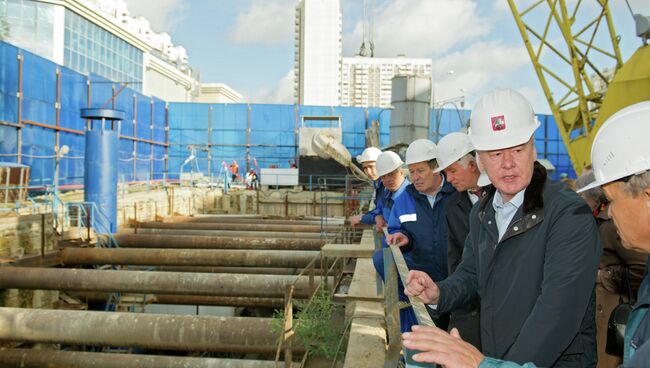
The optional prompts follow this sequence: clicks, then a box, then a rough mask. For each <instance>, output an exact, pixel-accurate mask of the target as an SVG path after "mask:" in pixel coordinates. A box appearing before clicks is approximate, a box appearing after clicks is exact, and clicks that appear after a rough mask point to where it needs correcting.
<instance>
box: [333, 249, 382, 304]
mask: <svg viewBox="0 0 650 368" xmlns="http://www.w3.org/2000/svg"><path fill="white" fill-rule="evenodd" d="M375 273H376V272H375V266H374V265H373V264H372V259H371V258H359V259H357V265H356V267H355V269H354V276H352V282H351V283H350V290H349V291H348V294H347V295H346V296H344V297H345V298H346V299H353V300H366V301H383V299H384V296H383V295H377V288H376V286H375ZM337 296H339V295H337Z"/></svg>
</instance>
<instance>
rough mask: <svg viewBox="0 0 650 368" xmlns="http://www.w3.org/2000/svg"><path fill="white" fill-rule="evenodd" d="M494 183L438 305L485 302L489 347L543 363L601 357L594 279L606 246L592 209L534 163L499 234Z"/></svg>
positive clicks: (492, 352)
mask: <svg viewBox="0 0 650 368" xmlns="http://www.w3.org/2000/svg"><path fill="white" fill-rule="evenodd" d="M494 192H495V191H494V189H491V190H490V192H489V193H488V195H487V196H486V197H484V198H483V199H482V200H481V202H479V203H478V204H477V205H476V206H474V207H473V208H472V212H471V214H470V232H469V235H468V237H467V241H466V242H465V249H464V250H463V259H462V261H461V263H460V265H459V266H458V268H457V269H456V271H455V272H454V273H453V274H451V275H450V276H449V277H448V278H447V279H446V280H444V281H442V282H439V283H438V287H439V288H440V299H439V301H438V309H439V310H441V311H450V310H454V309H456V308H458V307H463V306H466V305H468V303H469V302H470V301H471V300H472V299H473V298H475V297H476V296H477V295H478V296H479V297H480V303H481V321H480V324H481V348H482V352H483V354H485V355H487V356H491V357H495V358H498V359H504V360H510V361H514V362H517V363H519V364H521V363H524V362H533V363H535V364H536V365H538V366H542V367H551V366H553V367H592V366H595V364H596V326H595V321H594V317H595V298H594V285H595V282H596V273H597V271H598V263H599V261H600V255H601V253H602V250H601V243H600V237H599V235H598V229H597V228H596V222H595V221H594V219H593V216H592V215H591V210H590V209H589V207H588V206H587V205H586V204H585V202H584V201H583V200H582V199H581V198H580V197H579V196H578V195H577V194H576V193H575V192H573V191H571V190H570V189H568V188H567V187H566V186H564V185H563V184H562V183H556V182H551V181H547V180H546V170H545V169H544V168H543V166H541V165H540V164H538V163H536V164H535V170H534V174H533V179H532V181H531V183H530V185H529V186H528V187H527V188H526V192H525V194H524V203H523V205H522V206H521V207H520V208H519V210H518V211H517V213H516V214H515V216H514V218H513V219H512V221H511V222H510V224H509V225H508V228H507V230H506V232H505V234H504V235H503V237H502V238H501V239H500V240H499V234H498V230H497V226H496V221H495V211H494V208H493V206H492V200H493V197H494Z"/></svg>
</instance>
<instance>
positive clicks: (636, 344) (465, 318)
mask: <svg viewBox="0 0 650 368" xmlns="http://www.w3.org/2000/svg"><path fill="white" fill-rule="evenodd" d="M538 127H539V122H538V121H537V119H536V117H535V115H534V113H533V109H532V107H531V105H530V103H529V102H528V101H527V100H526V98H524V97H523V96H522V95H521V94H519V93H518V92H516V91H513V90H508V89H499V90H496V91H492V92H490V93H487V94H486V95H484V96H483V97H482V98H481V99H480V100H479V102H478V103H477V104H476V106H475V107H474V109H473V110H472V114H471V119H470V126H469V130H468V133H467V134H465V133H461V132H457V133H451V134H448V135H447V136H445V137H443V138H442V139H441V140H440V142H439V143H438V145H437V146H436V144H434V143H433V142H431V141H429V140H426V139H420V140H416V141H414V142H413V143H412V144H411V145H410V146H409V147H408V149H407V151H406V157H405V159H406V165H407V167H408V172H409V177H410V182H409V179H407V178H405V177H404V173H403V171H402V165H403V163H402V160H401V159H400V157H399V156H398V155H397V154H396V153H394V152H390V151H385V152H381V153H379V151H378V150H377V149H367V150H366V151H364V153H363V154H362V155H361V156H359V157H358V158H357V159H358V160H359V161H360V162H361V163H362V165H363V166H364V170H365V171H366V173H367V174H368V176H369V177H371V178H372V179H373V180H374V181H375V183H376V185H375V188H376V189H377V192H376V203H377V207H376V209H375V210H374V212H371V213H369V214H366V215H364V216H359V217H357V218H353V219H352V223H353V224H356V223H359V222H364V223H374V224H376V225H377V226H378V227H382V226H384V224H386V225H387V227H388V233H389V235H388V236H387V237H386V239H385V241H386V243H387V244H395V245H398V246H400V247H401V249H402V251H403V253H404V258H405V260H406V263H407V265H408V267H409V269H410V270H411V271H410V272H409V275H408V278H407V281H406V285H400V297H401V298H402V299H403V300H406V297H405V294H406V295H410V296H416V297H418V298H419V299H421V300H422V301H423V302H424V303H425V304H426V305H427V309H428V310H429V312H430V314H431V316H432V319H433V320H434V322H435V323H436V326H437V327H423V326H417V325H416V324H417V321H416V320H415V317H414V314H413V312H412V311H411V310H410V309H408V308H406V309H403V310H402V311H401V324H402V332H403V333H404V335H403V338H404V340H403V344H404V353H405V357H406V366H407V367H408V366H413V367H419V366H433V365H434V364H440V365H443V366H446V367H517V366H519V365H525V366H530V367H532V366H543V367H551V366H554V367H592V366H595V364H596V360H597V357H596V342H595V334H596V331H595V324H594V315H595V310H594V308H595V303H594V285H595V281H596V274H597V270H598V264H599V259H600V256H601V251H602V250H601V240H600V237H599V235H598V231H597V228H596V223H595V221H594V217H593V216H592V213H591V210H590V208H589V207H588V206H587V205H586V203H585V202H584V200H583V199H582V198H580V196H578V194H576V193H575V192H574V191H572V190H571V189H569V188H567V187H566V185H564V184H563V183H560V182H554V181H551V180H549V179H548V177H547V173H546V170H545V169H544V167H543V166H542V165H541V164H539V163H538V162H537V161H536V158H537V152H536V147H535V141H534V133H535V130H536V129H537V128H538ZM648 138H650V102H643V103H640V104H636V105H633V106H631V107H628V108H626V109H623V110H622V111H620V112H619V113H617V114H615V115H614V116H612V117H611V118H610V119H609V120H608V122H607V123H605V125H604V126H603V127H602V128H601V130H600V131H599V133H598V135H597V137H596V139H595V141H594V146H593V150H592V162H593V170H594V173H595V177H596V182H595V183H594V184H592V186H596V185H602V186H603V190H604V191H605V193H606V194H607V197H608V199H609V201H610V207H609V208H610V214H611V215H612V217H613V219H614V222H615V223H616V225H617V226H618V231H619V234H620V235H621V238H622V240H623V244H624V245H625V246H626V247H630V248H636V249H637V250H643V251H644V252H646V253H648V252H650V145H648V144H647V142H648ZM626 146H627V147H628V148H626ZM369 150H370V151H369ZM371 152H372V153H371ZM373 159H374V160H373ZM367 167H368V168H369V167H374V168H373V169H372V170H370V169H366V168H367ZM371 172H372V173H373V174H374V176H372V175H370V173H371ZM373 258H374V261H375V262H374V263H375V266H376V268H377V271H378V272H379V273H380V274H382V275H383V262H381V260H382V255H381V252H378V253H377V254H375V256H374V257H373ZM649 278H650V276H648V274H647V272H646V276H645V278H644V284H643V285H642V286H641V288H640V290H639V296H638V303H637V306H636V309H635V310H634V312H633V313H632V315H631V318H630V322H629V324H628V328H627V331H626V336H627V337H626V340H625V345H626V346H625V356H624V365H625V366H626V367H650V343H647V341H648V340H650V315H649V314H647V310H648V305H649V303H650V285H649V283H650V280H649ZM479 312H480V313H479ZM449 313H451V326H452V327H456V328H458V329H456V328H454V329H452V328H450V331H451V332H450V333H448V332H447V323H448V316H449ZM458 330H460V333H459V332H458Z"/></svg>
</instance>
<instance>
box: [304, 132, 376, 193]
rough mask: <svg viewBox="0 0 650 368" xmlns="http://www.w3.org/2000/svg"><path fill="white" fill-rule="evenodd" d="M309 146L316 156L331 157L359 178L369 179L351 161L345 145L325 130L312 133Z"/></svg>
mask: <svg viewBox="0 0 650 368" xmlns="http://www.w3.org/2000/svg"><path fill="white" fill-rule="evenodd" d="M311 147H312V149H313V150H314V152H316V154H317V155H318V156H320V157H321V158H324V159H330V158H331V159H333V160H334V161H336V162H338V163H339V164H341V165H342V166H344V167H347V168H349V169H350V170H351V171H352V174H353V175H354V176H355V177H356V178H357V179H359V180H363V181H369V180H370V179H368V176H366V174H365V173H364V172H363V171H361V170H360V169H359V168H358V167H357V166H356V165H355V164H354V163H353V162H352V156H351V155H350V152H348V149H347V148H345V146H344V145H343V144H342V143H341V142H338V141H337V140H336V139H334V137H332V136H331V135H329V134H327V133H326V132H320V133H318V134H314V136H313V138H312V140H311Z"/></svg>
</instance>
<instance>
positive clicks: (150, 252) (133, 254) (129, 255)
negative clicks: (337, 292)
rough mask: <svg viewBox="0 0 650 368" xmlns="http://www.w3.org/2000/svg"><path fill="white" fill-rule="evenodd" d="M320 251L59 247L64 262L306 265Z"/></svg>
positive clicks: (263, 265)
mask: <svg viewBox="0 0 650 368" xmlns="http://www.w3.org/2000/svg"><path fill="white" fill-rule="evenodd" d="M319 253H320V252H318V251H312V250H295V251H282V250H232V249H153V248H149V249H121V248H75V247H67V248H64V249H63V250H62V251H61V262H62V263H63V264H64V265H90V264H110V265H144V266H244V267H250V266H261V267H290V268H298V267H306V266H307V265H308V264H309V262H311V260H313V259H314V258H315V257H318V255H319Z"/></svg>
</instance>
